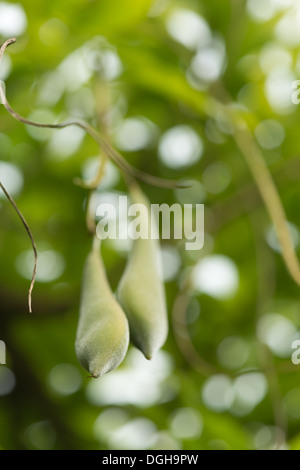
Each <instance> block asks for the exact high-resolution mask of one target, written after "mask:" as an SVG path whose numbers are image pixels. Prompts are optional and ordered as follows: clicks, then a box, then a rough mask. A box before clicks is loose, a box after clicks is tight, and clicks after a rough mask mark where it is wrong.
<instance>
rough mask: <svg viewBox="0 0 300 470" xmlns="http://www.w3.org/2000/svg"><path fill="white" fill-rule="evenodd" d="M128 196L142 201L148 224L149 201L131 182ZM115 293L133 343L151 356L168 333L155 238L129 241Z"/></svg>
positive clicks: (146, 355) (136, 201) (146, 354)
mask: <svg viewBox="0 0 300 470" xmlns="http://www.w3.org/2000/svg"><path fill="white" fill-rule="evenodd" d="M131 199H132V202H133V203H134V204H143V205H144V206H145V207H146V208H147V214H148V215H147V216H146V215H145V212H144V211H143V212H142V213H141V217H147V218H148V220H146V223H147V222H148V225H149V226H150V217H149V213H150V205H149V202H148V200H147V199H146V197H145V196H144V194H143V193H142V192H141V190H140V189H139V187H138V186H132V188H131ZM142 214H144V215H142ZM140 220H141V219H140ZM142 223H143V222H142V220H141V224H142ZM117 296H118V300H119V302H120V304H121V305H122V307H123V309H124V311H125V313H126V315H127V318H128V321H129V328H130V338H131V340H132V342H133V344H134V345H135V346H136V347H137V348H138V349H140V350H141V351H142V352H143V354H144V355H145V357H146V358H147V359H151V358H152V356H153V354H154V353H155V352H156V351H157V350H158V349H160V348H161V347H162V346H163V344H164V342H165V340H166V338H167V334H168V319H167V309H166V300H165V292H164V286H163V282H162V281H161V279H160V275H159V243H158V240H152V239H151V238H148V239H141V238H139V239H137V240H135V241H134V242H133V249H132V252H131V254H130V256H129V259H128V263H127V266H126V269H125V271H124V274H123V276H122V279H121V281H120V284H119V287H118V292H117Z"/></svg>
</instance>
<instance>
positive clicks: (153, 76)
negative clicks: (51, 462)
mask: <svg viewBox="0 0 300 470" xmlns="http://www.w3.org/2000/svg"><path fill="white" fill-rule="evenodd" d="M299 24H300V6H299V2H297V1H296V0H247V1H246V0H229V1H227V2H224V1H222V0H210V1H209V2H207V1H200V0H184V1H179V0H178V1H177V0H155V1H153V0H113V1H111V0H101V1H96V0H74V1H72V2H70V1H64V2H59V1H57V0H53V1H52V2H46V1H45V0H42V1H40V2H38V3H37V2H34V1H31V0H26V1H22V2H18V3H15V2H2V1H1V2H0V38H1V42H4V40H6V39H7V38H9V37H17V38H18V40H17V43H16V44H15V45H13V46H11V47H10V48H9V49H8V50H7V52H6V54H5V57H4V59H3V62H2V63H1V70H0V79H1V80H4V81H5V83H6V93H7V98H8V100H9V101H10V103H11V104H12V106H13V107H14V108H15V109H16V110H17V111H18V112H20V113H21V114H23V115H25V116H26V117H29V118H31V119H34V120H37V121H39V122H61V121H63V120H65V119H68V118H71V117H73V118H80V119H84V120H86V121H88V122H90V123H91V124H92V125H93V126H94V127H96V128H97V129H98V130H100V131H101V132H102V133H104V134H105V135H106V136H107V137H108V138H109V140H110V141H111V143H112V144H113V145H114V146H115V147H116V148H117V149H118V150H119V151H120V152H121V153H122V154H123V155H124V157H125V158H126V159H127V161H128V162H130V163H131V164H132V165H133V166H135V167H137V168H139V169H142V170H143V171H146V172H148V173H151V174H153V175H156V176H160V177H162V178H170V179H178V180H185V181H189V184H190V188H189V189H185V190H166V189H160V188H154V187H151V186H147V185H145V184H143V189H144V191H145V193H146V194H147V195H148V197H149V198H150V200H151V202H153V203H160V204H161V203H168V204H173V203H175V202H180V203H182V204H184V203H189V204H196V203H199V204H201V203H204V204H205V245H204V248H203V249H202V250H201V251H186V250H185V247H184V243H183V242H181V241H179V242H178V241H177V240H175V241H172V240H163V241H162V244H161V250H162V258H163V267H164V270H163V273H162V275H163V278H164V280H165V285H166V292H167V300H168V312H169V318H170V332H169V337H168V340H167V343H166V345H165V346H164V348H163V350H162V351H160V352H159V353H158V354H157V355H156V356H155V357H154V359H153V360H152V361H150V362H147V361H146V360H145V359H144V358H143V356H142V354H141V353H140V352H139V351H137V350H136V349H135V348H133V347H130V350H129V352H128V355H127V357H126V359H125V361H124V363H123V364H122V365H121V366H120V367H119V368H118V369H117V370H115V371H113V372H111V373H109V374H108V375H106V376H104V377H103V378H101V379H99V380H90V379H87V378H86V375H87V374H86V372H85V371H84V370H83V369H82V368H81V367H80V365H79V364H78V362H77V359H76V357H75V352H74V340H75V334H76V326H77V319H78V306H79V293H80V284H81V274H82V267H83V263H84V259H85V256H86V255H87V253H88V251H89V248H90V237H89V235H88V234H87V230H86V224H85V211H84V207H85V202H86V197H87V191H86V190H85V189H83V188H81V187H79V186H77V185H75V184H74V179H75V178H78V177H81V178H83V179H84V180H86V181H89V180H90V179H91V178H93V176H94V174H95V172H96V171H97V166H98V165H99V151H98V148H97V145H96V144H95V143H94V142H93V141H92V140H91V138H90V137H88V136H86V135H85V134H84V132H83V131H82V130H80V129H76V128H68V129H65V130H61V131H53V130H47V129H36V128H30V127H28V126H25V125H23V124H21V123H19V122H17V121H15V120H14V119H13V118H12V117H11V116H10V115H9V114H8V113H7V112H6V111H5V109H4V107H3V106H1V107H0V178H1V181H2V182H3V183H4V184H5V186H6V187H7V189H8V190H9V191H10V193H11V194H12V195H13V196H14V198H15V200H16V202H17V204H18V206H19V208H20V209H21V211H22V212H23V213H24V215H25V217H26V219H27V221H28V223H29V225H30V228H31V230H32V232H33V234H34V237H35V239H36V242H37V248H38V251H39V268H38V276H37V284H36V287H35V290H34V295H33V309H34V313H33V315H31V316H30V315H29V314H28V307H27V291H28V288H29V283H30V279H31V273H32V267H33V254H32V251H31V246H30V241H29V239H28V237H27V235H26V232H25V231H24V228H23V227H22V225H21V223H20V221H19V219H18V217H17V215H16V214H15V212H14V211H13V209H12V207H11V206H10V205H9V203H8V202H7V201H6V199H5V198H4V195H0V197H1V199H0V266H1V270H0V340H2V341H4V342H5V344H6V348H7V364H6V366H4V365H2V366H0V409H1V411H0V448H3V449H110V450H112V449H143V450H146V449H166V450H171V449H192V450H199V449H215V450H218V449H235V450H238V449H299V448H300V429H299V425H300V399H299V397H300V385H299V373H300V371H299V366H298V367H297V366H296V365H293V364H292V362H291V355H292V352H293V350H292V347H291V346H292V343H293V341H294V340H295V339H299V338H300V316H299V310H300V294H299V288H298V287H297V285H296V284H295V282H294V281H293V280H292V279H291V278H290V276H289V274H288V272H287V269H286V267H285V265H284V263H283V261H282V257H281V248H280V246H279V244H278V240H277V238H276V234H275V231H274V228H273V225H272V223H271V221H270V218H269V216H268V213H267V210H266V207H265V206H264V204H263V202H262V199H261V197H260V195H259V191H258V189H257V186H256V182H255V181H254V179H253V177H252V175H251V173H250V171H249V169H248V166H247V163H246V161H245V159H244V155H243V154H242V152H241V150H240V149H239V147H238V145H237V143H236V141H235V140H236V139H235V129H234V123H233V122H232V120H230V119H229V117H228V115H227V114H226V113H222V107H219V106H215V103H216V102H218V103H226V104H227V105H228V107H229V108H232V109H234V110H235V111H236V113H240V114H241V115H242V116H243V119H245V120H246V121H247V123H248V126H249V128H250V130H251V136H252V139H253V141H254V142H256V145H257V146H258V148H259V149H260V152H261V153H262V154H263V157H264V160H265V162H266V164H267V166H268V168H269V171H270V172H271V173H272V176H273V179H274V181H275V183H276V187H277V189H278V192H279V195H280V198H281V201H282V203H283V205H284V208H285V211H286V214H287V218H288V221H289V228H290V233H291V237H292V240H293V243H294V248H295V250H297V249H298V246H299V240H300V238H299V237H300V233H299V223H300V222H299V203H298V201H299V198H300V187H299V178H300V157H299V150H298V140H299V138H298V136H299V119H300V112H299V106H297V105H295V104H293V102H292V93H293V91H295V90H293V89H292V84H293V82H294V80H297V79H300V28H299ZM119 194H126V185H125V184H124V181H123V178H122V175H121V174H120V172H119V170H118V169H117V168H116V167H115V166H114V165H113V164H112V163H109V164H108V165H107V167H106V174H105V177H104V179H103V181H102V183H101V185H100V186H99V188H98V190H97V195H96V201H95V203H96V205H97V203H98V204H100V203H101V202H103V201H105V202H110V201H114V200H115V198H116V196H117V195H119ZM129 249H130V246H129V244H128V243H124V242H122V243H121V242H119V241H107V242H105V243H104V245H103V257H104V260H105V264H106V267H107V274H108V277H109V280H110V282H111V285H112V287H113V288H114V289H115V288H116V287H117V285H118V281H119V279H120V277H121V274H122V272H123V269H124V266H125V264H126V258H127V254H128V250H129Z"/></svg>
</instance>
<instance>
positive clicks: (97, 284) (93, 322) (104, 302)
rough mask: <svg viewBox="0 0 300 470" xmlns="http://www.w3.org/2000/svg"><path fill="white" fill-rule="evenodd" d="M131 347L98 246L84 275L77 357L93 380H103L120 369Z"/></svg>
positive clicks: (88, 261)
mask: <svg viewBox="0 0 300 470" xmlns="http://www.w3.org/2000/svg"><path fill="white" fill-rule="evenodd" d="M128 344H129V327H128V321H127V318H126V316H125V314H124V312H123V310H122V308H121V307H120V305H119V304H118V302H117V301H116V299H115V297H114V295H113V293H112V291H111V288H110V286H109V284H108V281H107V277H106V273H105V269H104V266H103V262H102V259H101V255H100V252H99V247H94V248H93V249H92V251H91V252H90V254H89V255H88V257H87V260H86V263H85V268H84V273H83V283H82V293H81V305H80V317H79V324H78V329H77V337H76V344H75V349H76V355H77V357H78V360H79V362H80V363H81V365H82V366H83V367H84V368H85V369H86V370H87V371H89V372H90V374H91V375H92V376H93V377H99V376H100V375H103V374H105V373H107V372H109V371H111V370H112V369H115V368H116V367H118V366H119V364H120V363H121V362H122V361H123V359H124V357H125V355H126V352H127V349H128Z"/></svg>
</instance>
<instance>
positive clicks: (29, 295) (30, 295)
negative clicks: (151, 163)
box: [0, 58, 38, 313]
mask: <svg viewBox="0 0 300 470" xmlns="http://www.w3.org/2000/svg"><path fill="white" fill-rule="evenodd" d="M0 60H1V58H0ZM0 188H1V189H2V191H3V192H4V194H5V196H6V197H7V199H8V200H9V202H10V203H11V205H12V206H13V208H14V209H15V211H16V213H17V214H18V216H19V217H20V219H21V221H22V223H23V225H24V227H25V229H26V232H27V233H28V236H29V238H30V241H31V244H32V249H33V253H34V267H33V274H32V279H31V284H30V288H29V293H28V307H29V313H32V291H33V287H34V284H35V278H36V271H37V262H38V254H37V249H36V245H35V241H34V238H33V235H32V233H31V230H30V228H29V225H28V223H27V222H26V219H25V217H24V216H23V214H22V212H21V211H20V209H19V208H18V206H17V204H16V202H15V201H14V199H13V198H12V196H11V195H10V194H9V192H8V191H7V189H6V188H5V187H4V186H3V184H2V183H1V181H0Z"/></svg>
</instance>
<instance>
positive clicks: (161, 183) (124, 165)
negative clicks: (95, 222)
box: [0, 39, 187, 189]
mask: <svg viewBox="0 0 300 470" xmlns="http://www.w3.org/2000/svg"><path fill="white" fill-rule="evenodd" d="M15 42H16V39H9V40H7V41H6V42H5V43H4V44H3V45H2V46H1V48H0V61H1V59H2V57H3V54H4V52H5V49H6V48H7V47H8V46H10V45H11V44H14V43H15ZM0 101H1V103H2V104H3V106H4V107H5V109H6V110H7V112H8V113H9V114H10V115H11V116H12V117H14V118H15V119H16V120H17V121H19V122H22V123H23V124H26V125H29V126H33V127H39V128H47V129H64V128H66V127H71V126H75V127H79V128H81V129H83V130H84V131H85V132H86V133H87V134H89V135H90V137H92V139H93V140H94V141H95V142H96V143H97V144H98V145H99V147H100V148H102V149H103V151H104V153H105V154H106V155H107V156H108V157H109V158H110V159H111V160H112V161H113V162H114V163H115V164H116V165H117V166H118V167H119V168H120V170H121V171H123V172H124V173H125V174H128V175H129V176H132V177H133V178H136V179H139V180H140V181H143V182H144V183H147V184H149V185H152V186H157V187H160V188H165V189H174V188H186V187H187V186H186V185H185V184H183V183H180V182H178V181H174V180H166V179H164V178H159V177H157V176H154V175H150V174H148V173H145V172H143V171H141V170H138V169H137V168H134V167H132V166H131V165H130V164H129V163H128V162H127V161H126V160H125V158H124V157H123V156H122V155H121V154H120V153H119V152H118V151H117V150H116V149H114V148H113V147H112V146H111V145H110V144H109V142H108V141H107V140H106V139H105V138H104V137H103V136H101V135H100V134H99V133H98V132H97V131H96V129H95V128H94V127H92V126H91V125H90V124H88V123H87V122H85V121H78V120H72V121H67V122H62V123H58V124H42V123H39V122H35V121H31V120H30V119H27V118H25V117H23V116H21V115H20V114H19V113H17V112H16V111H15V110H14V109H13V108H12V106H11V105H10V104H9V102H8V100H7V98H6V93H5V90H4V87H3V82H0Z"/></svg>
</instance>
